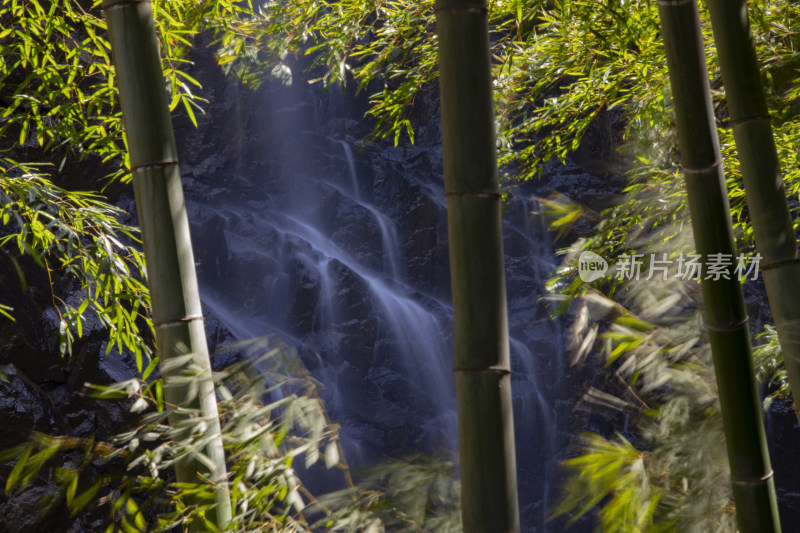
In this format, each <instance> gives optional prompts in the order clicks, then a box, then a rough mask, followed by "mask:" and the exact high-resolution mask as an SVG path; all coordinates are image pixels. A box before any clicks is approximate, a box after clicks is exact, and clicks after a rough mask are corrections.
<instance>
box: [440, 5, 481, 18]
mask: <svg viewBox="0 0 800 533" xmlns="http://www.w3.org/2000/svg"><path fill="white" fill-rule="evenodd" d="M433 11H434V12H435V13H436V15H437V16H438V15H439V14H441V13H475V14H477V15H485V14H487V13H489V10H488V9H487V8H485V7H476V6H466V7H438V8H437V7H434V9H433Z"/></svg>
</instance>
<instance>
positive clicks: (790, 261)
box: [758, 257, 800, 272]
mask: <svg viewBox="0 0 800 533" xmlns="http://www.w3.org/2000/svg"><path fill="white" fill-rule="evenodd" d="M797 263H800V257H793V258H791V259H783V260H781V261H773V262H771V263H766V264H763V265H759V266H758V268H759V269H760V270H761V271H762V272H763V271H765V270H774V269H776V268H781V267H785V266H791V265H794V264H797Z"/></svg>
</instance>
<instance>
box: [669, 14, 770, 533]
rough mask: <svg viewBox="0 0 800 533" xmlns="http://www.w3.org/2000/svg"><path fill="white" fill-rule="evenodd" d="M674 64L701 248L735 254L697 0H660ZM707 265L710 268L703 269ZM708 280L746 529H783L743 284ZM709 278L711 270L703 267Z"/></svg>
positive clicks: (741, 522)
mask: <svg viewBox="0 0 800 533" xmlns="http://www.w3.org/2000/svg"><path fill="white" fill-rule="evenodd" d="M658 10H659V15H660V19H661V28H662V35H663V39H664V47H665V49H666V56H667V66H668V68H669V77H670V84H671V86H672V96H673V103H674V106H675V112H676V115H677V119H678V120H677V126H678V141H679V145H680V149H681V155H682V157H683V168H684V174H685V180H686V192H687V197H688V201H689V210H690V212H691V216H692V231H693V233H694V240H695V245H696V247H697V251H698V253H699V254H701V255H702V256H703V258H704V264H707V262H708V259H707V258H708V257H709V254H726V255H727V257H729V258H731V259H732V260H733V259H734V258H735V257H736V254H735V251H736V248H735V245H734V241H733V233H732V229H731V217H730V210H729V205H728V195H727V188H726V186H725V175H724V171H723V168H722V156H721V153H720V149H719V140H718V138H717V130H716V121H715V118H714V112H713V108H712V104H711V96H710V94H711V93H710V86H709V81H708V68H707V66H706V63H705V54H704V47H703V36H702V32H701V29H700V17H699V13H698V10H697V1H696V0H659V1H658ZM704 271H705V269H704ZM728 276H729V278H730V279H728V280H726V279H718V280H713V279H703V280H702V282H701V284H702V291H703V301H704V303H705V315H706V328H707V330H708V336H709V342H710V344H711V352H712V356H713V359H714V372H715V374H716V376H717V389H718V393H719V399H720V408H721V411H722V421H723V425H724V429H725V441H726V445H727V449H728V461H729V464H730V468H731V482H732V485H733V497H734V502H735V504H736V520H737V524H738V526H739V530H740V531H742V533H749V532H769V531H774V532H777V531H780V522H779V520H778V507H777V500H776V495H775V484H774V480H773V477H772V468H771V466H770V461H769V452H768V450H767V442H766V437H765V434H764V422H763V419H762V413H761V404H760V402H759V397H758V390H757V389H756V381H755V376H754V372H753V362H752V353H751V346H750V334H749V331H748V326H747V314H746V312H745V307H744V297H743V295H742V289H741V285H740V283H739V281H738V279H737V278H736V276H735V275H734V272H733V268H729V269H728ZM703 278H705V272H704V273H703Z"/></svg>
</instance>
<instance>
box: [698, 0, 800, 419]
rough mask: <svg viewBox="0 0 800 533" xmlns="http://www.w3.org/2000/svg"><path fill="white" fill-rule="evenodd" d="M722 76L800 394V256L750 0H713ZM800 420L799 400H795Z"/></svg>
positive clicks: (771, 295)
mask: <svg viewBox="0 0 800 533" xmlns="http://www.w3.org/2000/svg"><path fill="white" fill-rule="evenodd" d="M708 10H709V12H710V14H711V26H712V29H713V30H714V40H715V41H716V44H717V53H718V55H719V63H720V70H721V71H722V81H723V83H724V85H725V94H726V97H727V101H728V110H729V112H730V117H731V125H732V127H733V136H734V140H735V141H736V151H737V155H738V158H739V163H740V164H741V168H742V181H743V182H744V189H745V197H746V200H747V209H748V211H749V213H750V223H751V224H752V226H753V232H754V233H755V240H756V246H757V247H758V251H759V253H760V254H761V256H762V258H763V260H762V262H761V271H762V272H763V273H764V284H765V285H766V288H767V298H768V300H769V305H770V309H771V310H772V317H773V319H774V320H775V328H776V329H777V331H778V338H779V339H780V343H781V351H782V352H783V359H784V362H785V366H786V372H787V374H788V375H789V385H790V386H791V389H792V391H793V392H795V391H796V393H797V394H798V395H800V298H798V295H800V262H798V251H797V240H796V238H795V234H794V230H793V228H792V218H791V215H790V212H789V204H788V202H787V199H786V191H785V190H784V186H783V179H782V178H781V169H780V163H779V162H778V152H777V150H776V148H775V141H774V139H773V136H772V127H771V126H770V119H769V110H768V109H767V100H766V98H765V96H764V88H763V86H762V85H761V76H760V73H759V67H758V62H757V59H756V52H755V48H754V47H753V40H752V36H751V34H750V24H749V22H748V18H747V3H746V2H745V0H709V2H708ZM794 406H795V415H796V416H797V417H798V420H800V402H797V401H795V402H794Z"/></svg>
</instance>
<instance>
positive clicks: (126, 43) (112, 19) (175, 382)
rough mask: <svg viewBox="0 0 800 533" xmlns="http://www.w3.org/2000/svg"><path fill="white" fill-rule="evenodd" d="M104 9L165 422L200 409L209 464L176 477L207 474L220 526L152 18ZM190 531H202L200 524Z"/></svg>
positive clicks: (211, 413) (186, 418) (119, 0)
mask: <svg viewBox="0 0 800 533" xmlns="http://www.w3.org/2000/svg"><path fill="white" fill-rule="evenodd" d="M103 11H104V13H105V17H106V21H107V22H108V34H109V41H110V43H111V51H112V54H113V59H114V67H115V71H116V75H117V85H118V87H119V96H120V105H121V107H122V114H123V119H124V122H125V132H126V136H127V140H128V150H129V155H130V162H131V171H132V174H133V187H134V194H135V196H136V207H137V211H138V214H139V221H140V224H141V227H142V241H143V243H144V252H145V258H146V260H147V271H148V283H149V285H150V297H151V303H152V313H153V323H154V325H155V328H156V345H157V347H158V352H159V358H160V364H161V372H162V376H163V377H164V382H165V398H166V400H167V402H168V404H170V407H171V408H172V412H171V414H170V425H171V426H172V427H173V428H179V427H181V428H185V429H186V431H187V432H188V431H198V428H200V429H201V430H202V424H200V422H201V421H200V420H198V419H192V418H191V415H187V414H181V413H179V412H177V411H176V410H175V408H177V407H187V408H190V409H192V410H197V409H199V411H200V414H201V416H202V417H203V419H202V421H204V422H205V430H204V431H203V433H204V441H205V442H206V443H207V444H205V446H204V448H203V449H200V450H197V452H198V453H203V454H205V455H206V456H207V457H208V458H209V459H210V463H211V464H213V468H211V467H210V465H207V462H201V461H199V460H197V459H196V458H187V459H184V460H182V461H180V462H178V463H176V465H175V472H176V475H177V479H178V481H179V482H186V483H197V482H199V481H200V480H201V479H202V478H203V477H205V478H207V479H210V480H211V481H212V482H214V483H215V484H216V485H217V487H216V502H215V503H216V505H215V507H214V510H213V512H212V513H210V514H208V515H207V518H209V519H210V520H212V521H213V522H214V523H215V524H216V526H217V527H218V528H220V529H222V527H223V526H224V525H225V524H226V523H227V522H229V521H230V519H231V504H230V498H229V492H228V490H227V485H226V483H227V472H226V467H225V454H224V451H223V447H222V437H221V434H220V422H219V415H218V411H217V403H216V396H215V392H214V385H213V383H212V380H211V364H210V361H209V356H208V346H207V344H206V337H205V331H204V328H203V313H202V309H201V306H200V297H199V294H198V289H197V278H196V274H195V270H194V258H193V254H192V245H191V241H190V238H189V222H188V219H187V216H186V206H185V204H184V200H183V189H182V187H181V177H180V170H179V168H178V157H177V148H176V145H175V135H174V132H173V129H172V122H171V119H170V115H169V108H168V103H167V94H166V85H165V82H164V76H163V74H162V71H161V58H160V56H159V51H158V39H157V36H156V31H155V25H154V22H153V13H152V9H151V6H150V2H149V0H105V1H104V2H103ZM186 354H191V355H192V357H191V358H189V361H188V362H187V363H186V364H183V365H177V366H176V365H175V364H171V363H174V362H175V361H176V358H177V357H179V356H182V355H186ZM189 367H191V368H193V369H194V370H195V371H196V372H197V373H198V374H197V376H196V379H195V380H193V383H187V380H186V379H184V380H182V381H181V380H180V373H181V371H182V370H183V369H186V368H189ZM195 387H196V388H195ZM193 390H196V392H193ZM191 527H192V528H193V529H196V530H198V531H204V530H206V527H204V526H203V525H202V524H194V525H193V526H191Z"/></svg>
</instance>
